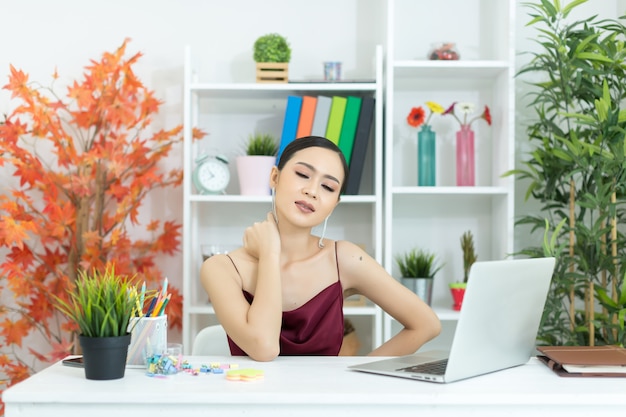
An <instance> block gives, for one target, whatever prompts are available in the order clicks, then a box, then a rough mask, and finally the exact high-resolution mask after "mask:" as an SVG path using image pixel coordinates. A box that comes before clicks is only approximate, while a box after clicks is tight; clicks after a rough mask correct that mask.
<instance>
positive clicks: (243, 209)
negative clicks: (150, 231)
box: [183, 46, 383, 354]
mask: <svg viewBox="0 0 626 417" xmlns="http://www.w3.org/2000/svg"><path fill="white" fill-rule="evenodd" d="M373 52H375V55H373V56H372V62H373V65H372V77H371V79H372V81H371V82H355V83H350V82H339V83H286V84H257V83H230V84H223V83H203V82H202V81H201V76H202V75H201V74H197V73H196V72H195V71H194V65H193V62H192V61H193V58H192V54H191V50H190V49H189V48H187V50H186V51H185V85H184V107H185V108H184V136H185V139H184V146H183V160H184V181H183V193H184V196H183V198H184V202H183V204H184V208H183V222H184V223H183V225H184V228H183V297H184V300H183V343H184V346H185V350H186V353H187V354H188V353H190V349H191V346H192V342H193V339H194V337H195V335H196V334H197V332H198V331H199V330H201V329H202V328H203V327H205V326H207V325H209V324H215V323H216V322H217V321H216V318H215V315H214V311H213V308H212V306H211V304H210V303H209V302H208V299H207V296H206V293H205V291H204V289H203V288H202V285H201V284H200V282H199V270H200V266H201V263H202V256H201V252H200V246H201V245H202V244H220V245H237V246H239V245H240V243H241V238H242V236H243V232H244V229H245V228H246V227H247V226H248V225H250V224H252V223H253V222H255V221H259V220H260V219H263V218H264V216H265V214H266V213H267V212H268V211H269V210H270V209H271V201H270V197H269V196H258V197H256V196H254V197H250V196H241V195H239V186H238V178H237V172H236V167H235V163H234V162H235V157H236V156H237V155H241V154H243V142H244V140H245V139H246V138H247V136H248V134H250V133H252V132H254V131H258V132H263V133H272V134H274V135H275V136H276V137H280V133H281V131H282V123H283V117H284V112H285V105H286V101H287V100H286V99H287V96H288V95H291V94H295V95H329V96H332V95H343V96H347V95H361V96H365V95H369V96H373V97H374V98H375V99H376V116H375V120H374V125H373V129H372V131H373V134H372V136H371V138H370V141H369V147H368V150H367V156H366V164H365V168H364V172H363V177H362V182H361V189H360V195H356V196H342V198H341V203H340V204H339V206H338V207H337V208H336V210H335V212H334V213H333V215H332V216H331V218H330V220H329V222H328V229H327V234H326V236H327V237H328V238H330V239H347V240H350V241H352V242H354V243H359V244H363V245H364V246H365V248H366V251H367V252H368V253H369V254H370V255H372V256H373V257H374V258H375V259H376V260H377V261H378V262H381V263H382V259H383V245H382V242H383V216H382V213H383V170H382V166H383V141H382V133H383V132H382V131H383V127H382V126H383V123H382V119H383V77H382V74H383V54H382V47H380V46H379V47H377V48H376V51H373ZM194 127H197V128H200V129H202V130H204V131H205V132H207V133H209V135H208V136H207V137H205V138H204V139H202V140H199V141H193V140H192V128H194ZM201 152H207V153H209V154H212V153H213V154H218V153H219V154H223V155H225V156H226V157H228V158H229V159H230V161H231V162H230V171H231V181H230V184H229V186H228V188H227V190H226V194H225V195H200V194H198V193H197V192H196V190H195V189H194V187H193V184H192V172H193V169H194V160H195V158H196V157H197V156H198V155H199V154H200V153H201ZM344 314H345V315H346V317H349V318H350V319H351V320H352V321H353V324H354V325H355V327H356V329H357V332H358V334H359V338H360V339H361V343H362V350H363V352H364V353H366V352H369V351H370V350H371V349H373V348H374V347H376V346H378V345H380V344H381V343H382V311H381V310H380V308H378V307H376V306H373V305H369V304H368V305H365V306H353V307H351V306H346V307H344Z"/></svg>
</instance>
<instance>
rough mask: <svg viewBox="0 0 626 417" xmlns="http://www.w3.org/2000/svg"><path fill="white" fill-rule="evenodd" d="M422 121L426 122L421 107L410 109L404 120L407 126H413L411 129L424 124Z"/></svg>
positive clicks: (424, 113)
mask: <svg viewBox="0 0 626 417" xmlns="http://www.w3.org/2000/svg"><path fill="white" fill-rule="evenodd" d="M424 120H426V112H425V111H424V109H423V108H422V106H420V107H413V108H412V109H411V113H409V115H408V116H407V118H406V121H407V123H408V124H409V126H413V127H419V126H420V125H421V124H422V123H424Z"/></svg>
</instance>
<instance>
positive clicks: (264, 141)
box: [237, 132, 278, 195]
mask: <svg viewBox="0 0 626 417" xmlns="http://www.w3.org/2000/svg"><path fill="white" fill-rule="evenodd" d="M245 153H246V154H245V155H242V156H238V157H237V174H238V176H239V189H240V193H241V195H269V194H270V187H269V179H270V173H271V172H272V167H273V166H274V165H276V154H277V153H278V139H277V138H276V137H275V136H274V135H272V134H269V133H257V132H255V133H252V134H250V135H249V136H248V140H247V141H246V143H245Z"/></svg>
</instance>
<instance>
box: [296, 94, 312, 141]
mask: <svg viewBox="0 0 626 417" xmlns="http://www.w3.org/2000/svg"><path fill="white" fill-rule="evenodd" d="M316 106H317V97H313V96H304V97H302V109H301V110H300V121H299V122H298V131H297V133H296V138H302V137H304V136H311V129H312V128H313V118H314V117H315V107H316Z"/></svg>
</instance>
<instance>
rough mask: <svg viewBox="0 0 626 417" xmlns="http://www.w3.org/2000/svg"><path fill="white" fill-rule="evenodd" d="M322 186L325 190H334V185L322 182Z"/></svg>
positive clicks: (332, 191)
mask: <svg viewBox="0 0 626 417" xmlns="http://www.w3.org/2000/svg"><path fill="white" fill-rule="evenodd" d="M322 188H324V189H325V190H326V191H330V192H331V193H334V192H335V187H331V186H330V185H326V184H322Z"/></svg>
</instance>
